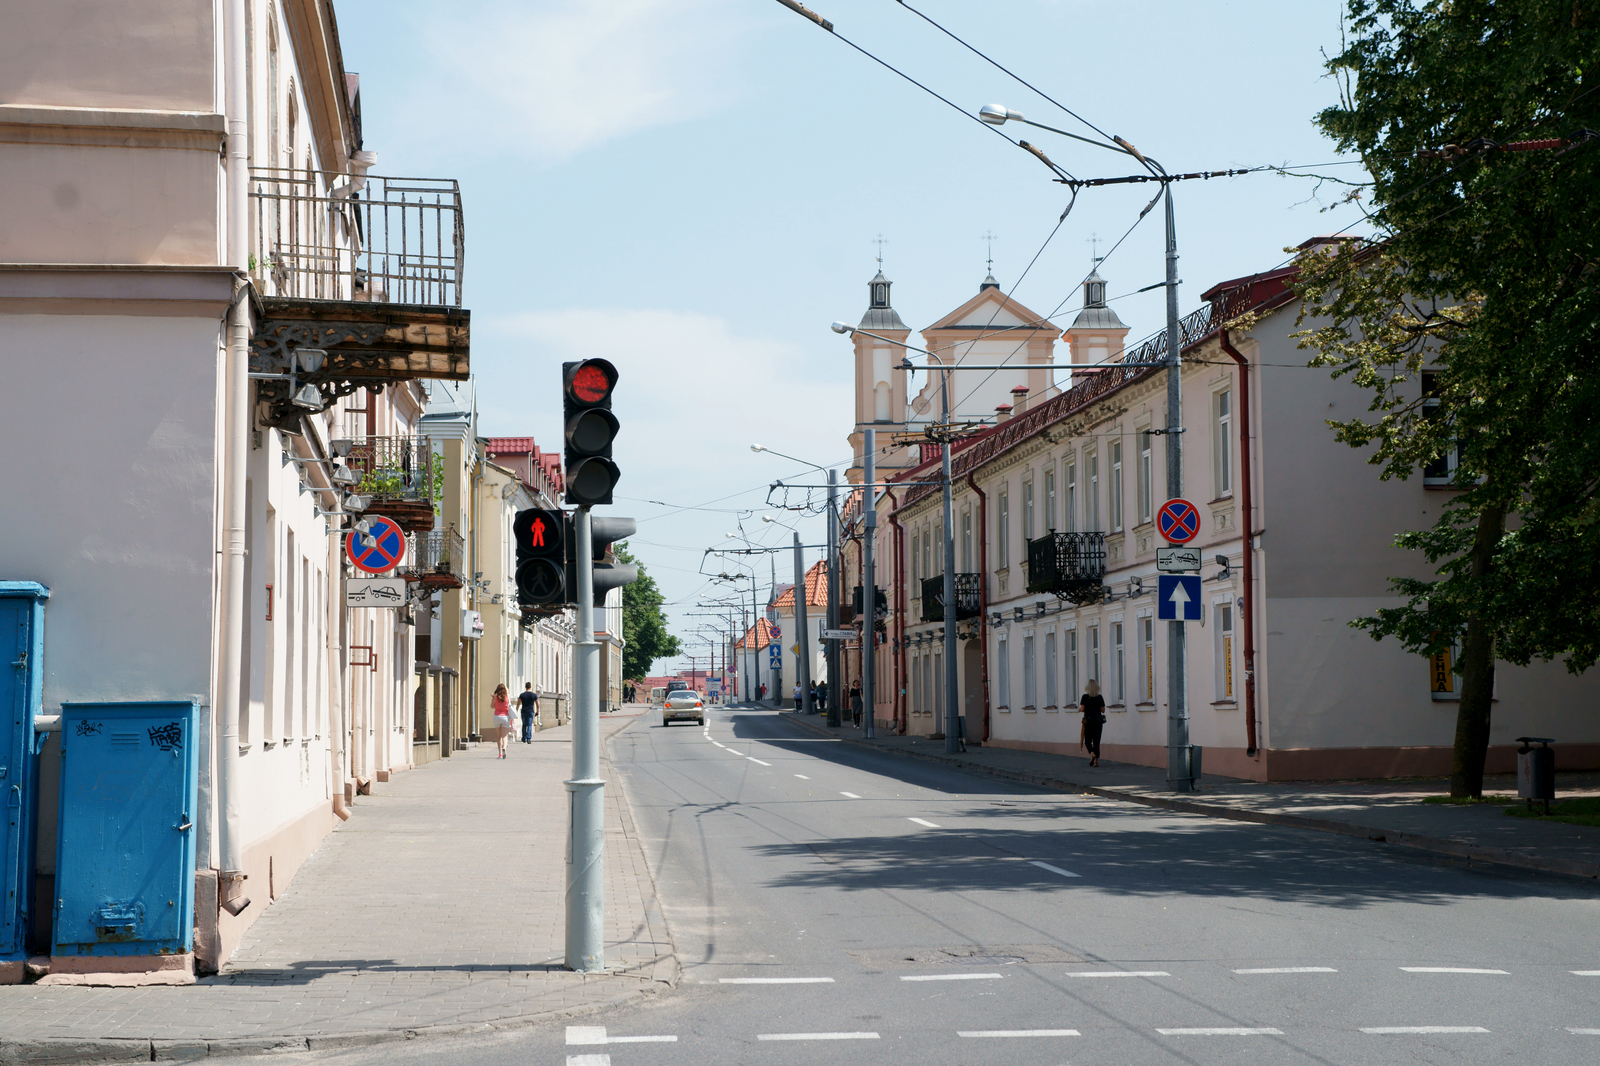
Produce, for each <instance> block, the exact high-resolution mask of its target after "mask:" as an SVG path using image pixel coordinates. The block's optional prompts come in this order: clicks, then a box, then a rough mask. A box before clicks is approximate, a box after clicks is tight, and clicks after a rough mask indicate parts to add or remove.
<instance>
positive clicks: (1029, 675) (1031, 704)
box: [1022, 633, 1039, 711]
mask: <svg viewBox="0 0 1600 1066" xmlns="http://www.w3.org/2000/svg"><path fill="white" fill-rule="evenodd" d="M1038 698H1039V686H1038V683H1037V681H1036V680H1035V678H1034V672H1033V634H1032V633H1026V634H1024V635H1023V637H1022V709H1023V710H1025V711H1031V710H1033V709H1034V708H1035V707H1037V706H1038V705H1039V704H1038V703H1037V700H1038Z"/></svg>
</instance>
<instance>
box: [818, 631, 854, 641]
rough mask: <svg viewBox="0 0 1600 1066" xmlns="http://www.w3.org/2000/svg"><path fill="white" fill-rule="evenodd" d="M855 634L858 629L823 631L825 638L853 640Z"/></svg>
mask: <svg viewBox="0 0 1600 1066" xmlns="http://www.w3.org/2000/svg"><path fill="white" fill-rule="evenodd" d="M855 636H856V631H855V630H853V629H824V630H823V631H822V639H823V640H851V639H853V638H854V637H855Z"/></svg>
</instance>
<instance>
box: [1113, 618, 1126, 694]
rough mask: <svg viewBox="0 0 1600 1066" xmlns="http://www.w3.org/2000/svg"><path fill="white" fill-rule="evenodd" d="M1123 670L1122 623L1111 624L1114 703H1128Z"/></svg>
mask: <svg viewBox="0 0 1600 1066" xmlns="http://www.w3.org/2000/svg"><path fill="white" fill-rule="evenodd" d="M1123 680H1124V677H1123V670H1122V623H1121V622H1112V623H1111V691H1112V693H1113V694H1114V695H1115V696H1116V699H1115V701H1114V702H1116V703H1125V702H1127V700H1126V698H1125V696H1124V690H1123Z"/></svg>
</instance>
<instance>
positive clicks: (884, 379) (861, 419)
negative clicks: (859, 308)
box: [845, 263, 911, 485]
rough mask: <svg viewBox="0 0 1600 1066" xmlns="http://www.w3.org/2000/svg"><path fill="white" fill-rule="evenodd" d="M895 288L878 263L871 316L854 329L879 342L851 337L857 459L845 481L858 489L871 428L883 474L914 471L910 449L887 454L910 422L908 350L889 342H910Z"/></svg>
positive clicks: (853, 441) (870, 296)
mask: <svg viewBox="0 0 1600 1066" xmlns="http://www.w3.org/2000/svg"><path fill="white" fill-rule="evenodd" d="M891 284H892V283H891V282H890V281H889V279H888V278H886V277H884V276H883V270H882V264H881V263H880V264H879V270H878V274H877V276H876V277H874V278H873V279H872V280H871V281H869V282H867V313H866V314H865V315H862V316H861V324H860V325H859V326H857V327H856V328H857V329H862V330H866V331H867V332H868V333H875V334H877V336H876V337H868V336H865V335H863V334H861V333H854V334H851V339H852V340H854V341H855V346H856V425H855V429H854V430H853V431H852V432H851V434H850V451H851V454H852V455H854V456H855V459H854V461H853V462H852V463H851V465H850V469H849V470H847V471H846V472H845V478H846V480H847V481H849V483H850V484H852V485H859V484H860V483H861V481H862V479H863V477H864V475H865V471H866V468H865V466H864V465H863V459H862V448H863V446H864V442H865V436H864V434H863V432H862V431H863V430H864V429H866V428H867V427H868V426H871V427H873V428H874V429H875V430H877V434H878V438H877V445H878V456H877V460H876V463H877V467H878V469H879V470H880V471H883V470H885V468H891V469H899V468H901V467H904V466H907V465H910V464H909V463H908V461H907V460H906V458H905V456H906V455H907V451H906V449H904V448H900V449H894V450H891V449H890V448H889V435H890V434H892V433H899V432H901V431H903V430H904V428H905V420H906V372H905V371H904V370H902V369H900V364H901V362H902V361H903V360H904V359H905V357H906V350H905V349H904V348H902V347H900V346H899V344H891V343H889V341H898V342H900V343H902V344H903V343H904V342H905V340H906V338H908V337H910V336H911V331H910V330H909V329H907V328H906V324H905V323H904V322H902V321H900V316H899V315H898V314H896V313H895V309H894V306H893V305H892V304H891V303H890V302H889V289H890V287H891ZM880 338H888V340H883V339H880Z"/></svg>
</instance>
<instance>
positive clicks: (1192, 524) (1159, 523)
mask: <svg viewBox="0 0 1600 1066" xmlns="http://www.w3.org/2000/svg"><path fill="white" fill-rule="evenodd" d="M1156 528H1157V529H1159V530H1160V531H1161V535H1162V536H1163V537H1165V538H1166V540H1167V543H1169V544H1187V543H1189V542H1190V541H1191V540H1193V539H1194V538H1195V536H1196V535H1197V534H1198V533H1199V532H1200V510H1199V508H1197V507H1195V505H1194V504H1192V503H1190V502H1189V501H1188V500H1180V499H1171V500H1168V501H1167V502H1166V503H1164V504H1162V505H1161V510H1159V511H1157V512H1156Z"/></svg>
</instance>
